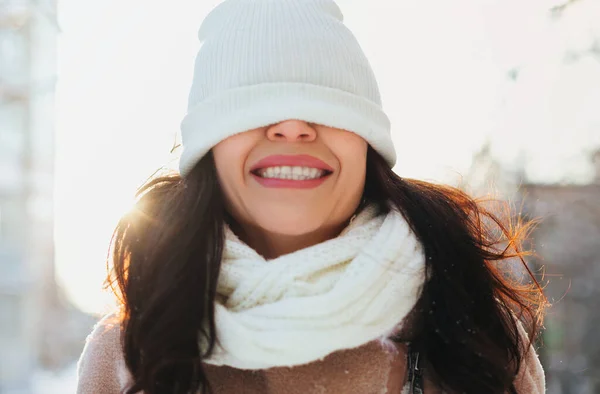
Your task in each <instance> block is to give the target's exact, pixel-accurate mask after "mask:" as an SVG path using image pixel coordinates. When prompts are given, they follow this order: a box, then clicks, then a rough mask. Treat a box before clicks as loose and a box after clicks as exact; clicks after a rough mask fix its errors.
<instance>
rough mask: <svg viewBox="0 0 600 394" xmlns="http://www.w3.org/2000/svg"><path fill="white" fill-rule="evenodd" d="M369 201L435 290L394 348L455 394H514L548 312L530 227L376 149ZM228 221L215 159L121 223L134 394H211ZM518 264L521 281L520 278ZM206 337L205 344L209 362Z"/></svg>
mask: <svg viewBox="0 0 600 394" xmlns="http://www.w3.org/2000/svg"><path fill="white" fill-rule="evenodd" d="M364 197H365V198H366V200H367V201H369V202H374V203H377V204H379V205H380V206H381V207H382V209H384V210H385V211H389V210H390V209H395V210H398V211H399V212H401V213H402V214H403V216H404V217H405V218H406V219H407V221H408V222H409V224H410V226H411V228H412V229H413V231H414V232H415V234H416V235H417V237H418V238H419V240H420V241H421V242H422V244H423V247H424V251H425V256H426V272H427V277H428V281H427V283H426V284H425V285H424V286H423V289H422V294H421V297H420V300H419V302H418V303H417V306H416V307H415V309H414V310H413V312H412V314H411V322H410V324H409V325H408V326H409V327H410V330H407V331H404V332H403V333H401V334H400V335H398V336H397V337H394V338H392V339H393V340H396V341H403V340H407V339H408V340H410V342H411V346H412V347H413V348H414V349H415V350H417V351H419V352H420V353H421V356H422V357H423V359H424V360H425V362H426V368H427V369H428V370H429V374H431V376H432V378H433V380H434V382H435V383H436V384H438V385H439V386H440V387H441V388H443V389H444V390H446V391H448V392H450V393H492V394H493V393H505V392H507V391H509V392H513V393H515V392H516V391H515V389H514V387H513V381H514V379H515V376H516V374H517V372H518V371H519V368H520V366H521V362H522V360H523V358H524V356H525V354H526V352H527V351H529V349H530V348H531V343H532V342H533V341H534V340H535V338H536V337H537V335H538V331H539V328H540V327H541V324H542V319H543V312H544V309H545V307H546V299H545V297H544V295H543V292H542V289H541V288H540V286H539V284H538V282H537V281H536V279H535V277H534V275H533V274H532V273H531V271H529V269H528V268H527V265H526V263H525V261H524V256H525V255H526V253H525V252H524V251H522V250H521V243H522V241H524V240H526V239H527V237H528V235H529V232H530V230H531V228H532V223H531V222H529V223H524V222H522V221H521V220H517V221H516V222H515V223H514V224H513V223H512V222H511V220H509V218H504V216H505V215H504V214H505V213H506V212H509V210H508V211H507V210H504V211H497V210H493V209H490V208H486V206H487V205H486V204H485V203H484V202H483V201H476V200H474V199H472V198H471V197H469V196H468V195H467V194H466V193H464V192H462V191H460V190H459V189H457V188H453V187H448V186H440V185H436V184H432V183H427V182H422V181H417V180H412V179H403V178H400V177H399V176H398V175H396V174H395V173H394V172H393V171H392V170H391V169H390V168H389V167H388V165H387V164H386V163H385V160H384V159H383V158H382V157H381V156H380V155H379V154H378V153H377V152H375V151H374V150H373V149H372V148H369V151H368V155H367V179H366V185H365V190H364ZM496 205H498V206H502V205H501V204H499V203H498V204H496ZM226 215H227V214H226V212H225V207H224V202H223V195H222V192H221V188H220V186H219V183H218V179H217V174H216V170H215V165H214V160H213V157H212V154H211V153H209V154H207V155H206V156H205V157H204V158H202V160H201V161H200V162H199V163H198V164H197V165H196V167H195V168H194V169H193V170H192V171H191V173H189V174H188V175H187V176H186V177H180V176H179V175H178V174H163V175H160V176H155V177H152V178H150V179H149V180H148V181H147V182H146V184H145V185H143V186H142V187H141V188H140V189H139V191H138V193H137V203H136V206H135V208H134V209H133V210H132V211H131V212H130V213H129V214H127V215H126V216H124V217H123V218H122V219H121V220H120V222H119V223H118V225H117V228H116V229H115V232H114V234H113V239H112V243H111V254H110V256H109V274H108V277H107V286H110V287H111V289H112V290H113V291H114V292H115V294H116V295H117V297H118V299H119V300H120V302H121V314H120V316H119V320H120V325H121V332H122V337H121V340H122V347H123V352H124V357H125V361H126V364H127V367H128V368H129V370H130V371H131V373H132V375H133V377H134V384H133V385H132V387H130V388H129V389H128V390H127V392H126V393H127V394H134V393H137V392H139V391H141V390H143V391H144V392H145V393H147V394H166V393H168V394H190V393H197V392H200V393H212V390H211V387H210V384H209V382H208V380H207V376H206V374H205V371H204V369H203V364H202V360H203V359H204V358H206V357H207V356H208V355H210V354H211V352H212V350H213V348H214V345H215V343H216V341H218V338H217V336H216V329H215V318H214V300H215V296H216V289H217V279H218V276H219V271H220V266H221V257H222V251H223V245H224V231H223V225H224V223H225V221H226V220H227V217H226ZM515 262H516V263H517V265H518V267H520V268H522V269H521V270H520V271H521V272H525V273H526V275H525V276H526V280H523V279H522V278H519V277H516V276H515V275H514V274H513V273H514V271H515V269H514V268H515ZM520 325H522V327H523V328H524V329H525V331H526V332H527V334H528V336H524V335H522V334H520V330H519V326H520ZM200 336H202V337H204V338H205V339H206V342H207V343H208V344H209V347H208V349H207V350H206V352H205V354H201V351H200V349H199V346H198V341H199V338H200ZM398 394H399V393H398ZM520 394H526V393H520Z"/></svg>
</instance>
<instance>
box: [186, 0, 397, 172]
mask: <svg viewBox="0 0 600 394" xmlns="http://www.w3.org/2000/svg"><path fill="white" fill-rule="evenodd" d="M198 36H199V38H200V41H202V42H203V44H202V46H201V48H200V51H199V52H198V55H197V57H196V62H195V70H194V79H193V83H192V87H191V90H190V95H189V103H188V113H187V115H186V116H185V118H184V119H183V121H182V123H181V138H182V145H183V153H182V155H181V159H180V162H179V169H180V172H181V174H182V175H185V174H187V173H189V171H190V170H191V169H192V168H193V167H194V166H195V165H196V163H197V162H198V161H199V160H200V159H201V158H202V156H204V155H205V154H206V153H207V152H208V151H209V150H210V149H211V148H212V147H213V146H215V145H216V144H217V143H219V142H220V141H222V140H224V139H226V138H227V137H230V136H232V135H234V134H237V133H240V132H243V131H247V130H251V129H255V128H258V127H264V126H267V125H271V124H275V123H278V122H281V121H284V120H288V119H298V120H304V121H306V122H311V123H316V124H322V125H326V126H330V127H336V128H340V129H344V130H348V131H352V132H354V133H356V134H358V135H360V136H361V137H363V138H364V139H365V140H366V141H367V142H368V143H369V144H370V145H371V146H372V147H373V149H375V150H376V151H378V152H379V153H380V154H381V155H382V156H383V157H384V158H385V159H386V161H387V163H388V164H389V165H390V167H392V166H393V165H394V163H395V161H396V153H395V151H394V146H393V143H392V139H391V135H390V121H389V119H388V117H387V115H386V114H385V113H384V112H383V110H382V107H381V97H380V94H379V88H378V86H377V81H376V79H375V76H374V74H373V70H372V69H371V66H370V64H369V61H368V60H367V58H366V57H365V55H364V53H363V51H362V49H361V47H360V45H359V44H358V42H357V40H356V38H355V37H354V36H353V34H352V33H351V32H350V30H348V28H347V27H346V26H345V25H344V24H343V16H342V13H341V11H340V9H339V7H338V6H337V5H336V3H335V2H334V1H332V0H226V1H225V2H223V3H221V4H219V5H218V6H217V7H216V8H215V9H213V10H212V11H211V12H210V14H209V15H208V16H207V17H206V18H205V19H204V22H203V23H202V26H201V27H200V31H199V33H198Z"/></svg>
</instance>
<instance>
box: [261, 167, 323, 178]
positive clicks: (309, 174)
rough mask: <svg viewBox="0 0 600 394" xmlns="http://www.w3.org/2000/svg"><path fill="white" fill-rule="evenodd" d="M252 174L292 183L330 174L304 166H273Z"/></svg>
mask: <svg viewBox="0 0 600 394" xmlns="http://www.w3.org/2000/svg"><path fill="white" fill-rule="evenodd" d="M252 173H253V174H254V175H256V176H258V177H260V178H265V179H286V180H293V181H307V180H314V179H320V178H324V177H326V176H328V175H330V174H331V173H332V172H331V171H328V170H323V169H321V168H314V167H304V166H273V167H266V168H259V169H256V170H254V171H252Z"/></svg>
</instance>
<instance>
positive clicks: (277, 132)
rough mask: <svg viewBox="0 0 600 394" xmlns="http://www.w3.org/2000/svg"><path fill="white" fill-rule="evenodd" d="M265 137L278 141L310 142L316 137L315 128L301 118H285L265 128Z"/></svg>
mask: <svg viewBox="0 0 600 394" xmlns="http://www.w3.org/2000/svg"><path fill="white" fill-rule="evenodd" d="M267 138H268V139H269V140H271V141H279V142H311V141H314V140H315V139H316V138H317V130H315V128H314V127H312V126H311V125H310V124H308V123H307V122H305V121H303V120H296V119H291V120H285V121H283V122H279V123H277V124H274V125H273V126H271V127H269V128H268V129H267Z"/></svg>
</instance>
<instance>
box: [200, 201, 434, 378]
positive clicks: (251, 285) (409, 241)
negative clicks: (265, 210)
mask: <svg viewBox="0 0 600 394" xmlns="http://www.w3.org/2000/svg"><path fill="white" fill-rule="evenodd" d="M377 212H378V211H377V207H376V206H374V205H369V206H367V207H366V208H365V209H363V210H362V211H361V212H360V213H359V214H358V215H357V216H356V217H355V218H354V219H353V220H352V221H351V223H350V224H349V225H348V226H347V227H346V228H345V229H344V231H343V232H342V233H341V234H340V235H339V236H338V237H336V238H334V239H331V240H328V241H325V242H323V243H320V244H317V245H314V246H311V247H308V248H305V249H301V250H298V251H296V252H293V253H290V254H286V255H283V256H280V257H278V258H275V259H272V260H265V259H264V258H263V257H262V256H260V255H259V254H258V253H257V252H256V251H254V250H253V249H252V248H250V247H249V246H248V245H246V244H245V243H243V242H242V241H240V240H239V239H238V238H237V237H236V236H235V234H234V233H233V232H232V231H231V230H230V229H229V228H226V241H225V249H224V253H223V262H222V268H221V273H220V276H219V282H218V289H217V292H218V297H217V302H216V310H215V319H216V327H217V340H218V342H217V346H216V347H215V350H214V353H213V354H212V356H211V357H210V358H208V359H206V360H204V361H205V362H206V363H209V364H214V365H228V366H231V367H234V368H239V369H264V368H270V367H277V366H294V365H300V364H305V363H309V362H312V361H316V360H319V359H322V358H323V357H325V356H327V355H328V354H330V353H333V352H335V351H338V350H342V349H351V348H355V347H358V346H361V345H363V344H366V343H367V342H370V341H372V340H375V339H379V340H382V341H385V340H386V339H387V336H388V335H390V334H391V333H393V332H395V330H398V329H399V328H400V327H401V325H402V321H403V319H404V318H405V317H406V315H407V314H408V313H409V312H410V311H411V309H412V308H413V306H414V305H415V303H416V301H417V299H418V297H419V295H420V290H421V286H422V284H423V282H424V266H425V259H424V255H423V251H422V247H421V245H420V243H419V242H418V240H417V239H416V237H415V235H414V234H413V233H412V231H411V230H410V228H409V226H408V223H407V222H406V220H405V219H404V218H403V216H402V215H401V214H399V213H398V212H396V211H394V210H392V211H390V213H388V214H387V215H377ZM200 346H201V349H205V348H206V347H205V343H204V341H201V343H200Z"/></svg>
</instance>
